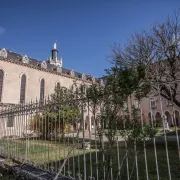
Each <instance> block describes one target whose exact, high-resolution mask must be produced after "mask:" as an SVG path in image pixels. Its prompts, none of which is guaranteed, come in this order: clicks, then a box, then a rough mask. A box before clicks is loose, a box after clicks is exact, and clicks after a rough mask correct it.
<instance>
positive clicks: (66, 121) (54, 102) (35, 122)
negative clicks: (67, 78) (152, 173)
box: [30, 85, 80, 137]
mask: <svg viewBox="0 0 180 180" xmlns="http://www.w3.org/2000/svg"><path fill="white" fill-rule="evenodd" d="M75 96H76V93H75V92H73V91H72V90H67V89H66V88H63V87H60V86H58V85H57V86H56V87H55V90H54V93H53V94H51V96H50V97H49V99H48V100H47V102H46V103H45V104H44V106H45V107H46V108H45V111H43V112H39V114H38V113H37V114H36V115H35V116H34V117H33V118H32V119H31V121H30V129H31V130H33V131H34V132H37V133H40V134H41V135H42V136H44V137H47V135H48V134H50V133H51V134H52V133H54V134H55V133H56V134H57V133H60V134H63V133H64V132H65V131H66V129H67V126H69V125H74V124H75V123H76V122H78V121H79V120H80V108H79V106H80V104H79V102H78V101H74V98H75Z"/></svg>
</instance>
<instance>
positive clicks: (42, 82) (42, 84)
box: [40, 79, 45, 102]
mask: <svg viewBox="0 0 180 180" xmlns="http://www.w3.org/2000/svg"><path fill="white" fill-rule="evenodd" d="M44 85H45V81H44V79H41V82H40V102H43V101H44Z"/></svg>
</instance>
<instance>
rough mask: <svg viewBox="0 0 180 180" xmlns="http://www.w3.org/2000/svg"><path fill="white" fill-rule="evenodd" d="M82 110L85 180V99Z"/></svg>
mask: <svg viewBox="0 0 180 180" xmlns="http://www.w3.org/2000/svg"><path fill="white" fill-rule="evenodd" d="M81 111H82V117H81V118H82V123H83V160H84V180H86V152H85V127H84V125H85V124H84V123H85V122H84V101H82V106H81Z"/></svg>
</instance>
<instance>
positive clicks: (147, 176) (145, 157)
mask: <svg viewBox="0 0 180 180" xmlns="http://www.w3.org/2000/svg"><path fill="white" fill-rule="evenodd" d="M141 104H142V102H141V101H140V113H141V115H140V117H141V126H142V131H143V134H144V122H143V117H142V115H143V111H142V106H141ZM143 148H144V160H145V167H146V179H147V180H149V173H148V166H147V153H146V141H145V138H144V137H143Z"/></svg>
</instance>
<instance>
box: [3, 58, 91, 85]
mask: <svg viewBox="0 0 180 180" xmlns="http://www.w3.org/2000/svg"><path fill="white" fill-rule="evenodd" d="M0 61H5V62H8V63H12V64H16V65H20V66H24V67H28V68H31V69H35V70H38V71H43V72H47V73H50V74H54V75H58V76H62V77H67V78H70V79H73V80H79V81H82V82H86V83H92V82H91V81H90V80H82V79H81V78H78V77H73V76H71V75H68V74H65V73H60V72H55V71H53V70H49V69H44V68H41V67H39V66H34V65H32V64H26V63H23V62H21V61H14V60H12V59H7V58H3V57H0Z"/></svg>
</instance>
